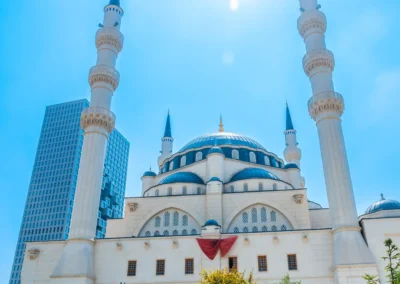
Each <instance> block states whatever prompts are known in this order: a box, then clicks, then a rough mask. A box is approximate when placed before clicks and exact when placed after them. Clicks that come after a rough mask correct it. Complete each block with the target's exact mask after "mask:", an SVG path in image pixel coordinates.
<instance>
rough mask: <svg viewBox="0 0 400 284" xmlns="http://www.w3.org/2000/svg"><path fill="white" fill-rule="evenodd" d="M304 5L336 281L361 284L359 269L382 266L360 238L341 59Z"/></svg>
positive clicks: (308, 3)
mask: <svg viewBox="0 0 400 284" xmlns="http://www.w3.org/2000/svg"><path fill="white" fill-rule="evenodd" d="M299 2H300V11H301V16H300V18H299V19H298V21H297V27H298V30H299V33H300V35H301V36H302V38H303V39H304V43H305V46H306V52H307V53H306V55H305V56H304V57H303V68H304V72H305V73H306V75H307V76H308V77H309V79H310V83H311V88H312V92H313V94H312V97H311V99H310V100H309V101H308V110H309V113H310V115H311V117H312V118H313V119H314V120H315V122H316V126H317V128H318V135H319V142H320V149H321V156H322V164H323V169H324V176H325V184H326V191H327V194H328V201H329V207H330V217H331V224H332V232H333V271H334V278H335V281H334V282H335V283H345V282H343V280H342V279H350V278H352V279H353V278H355V279H357V280H352V281H353V282H357V283H358V282H360V283H361V282H362V281H363V280H362V278H361V276H360V273H358V272H355V270H354V269H353V267H363V268H364V269H371V270H369V271H370V272H371V273H370V272H368V273H369V274H376V272H374V271H376V264H375V263H376V262H375V259H374V257H373V256H372V253H371V251H370V250H369V249H368V247H367V245H366V243H365V241H364V239H363V237H362V236H361V233H360V231H361V228H360V225H359V222H358V215H357V208H356V203H355V198H354V193H353V185H352V182H351V175H350V169H349V163H348V160H347V154H346V146H345V144H344V137H343V130H342V119H341V116H342V114H343V110H344V101H343V97H342V95H341V94H339V93H336V92H335V89H334V85H333V79H332V73H333V70H334V67H335V59H334V56H333V53H332V52H331V51H330V50H328V49H327V48H326V44H325V31H326V27H327V21H326V17H325V15H324V13H322V12H321V11H320V8H321V5H318V2H317V0H299Z"/></svg>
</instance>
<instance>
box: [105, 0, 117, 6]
mask: <svg viewBox="0 0 400 284" xmlns="http://www.w3.org/2000/svg"><path fill="white" fill-rule="evenodd" d="M108 5H115V6H118V7H120V3H119V0H110V4H108Z"/></svg>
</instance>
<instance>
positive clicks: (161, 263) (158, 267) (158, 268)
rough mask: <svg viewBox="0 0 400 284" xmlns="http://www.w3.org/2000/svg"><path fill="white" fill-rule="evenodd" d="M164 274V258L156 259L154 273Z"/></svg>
mask: <svg viewBox="0 0 400 284" xmlns="http://www.w3.org/2000/svg"><path fill="white" fill-rule="evenodd" d="M164 274H165V260H164V259H157V264H156V275H164Z"/></svg>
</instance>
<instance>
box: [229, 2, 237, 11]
mask: <svg viewBox="0 0 400 284" xmlns="http://www.w3.org/2000/svg"><path fill="white" fill-rule="evenodd" d="M229 7H230V8H231V10H232V11H236V10H237V9H238V8H239V0H229Z"/></svg>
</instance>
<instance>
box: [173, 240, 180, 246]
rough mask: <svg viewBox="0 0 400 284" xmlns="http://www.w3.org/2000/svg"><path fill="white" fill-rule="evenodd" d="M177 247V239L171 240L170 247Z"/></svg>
mask: <svg viewBox="0 0 400 284" xmlns="http://www.w3.org/2000/svg"><path fill="white" fill-rule="evenodd" d="M178 247H179V243H178V240H173V241H172V248H178Z"/></svg>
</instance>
